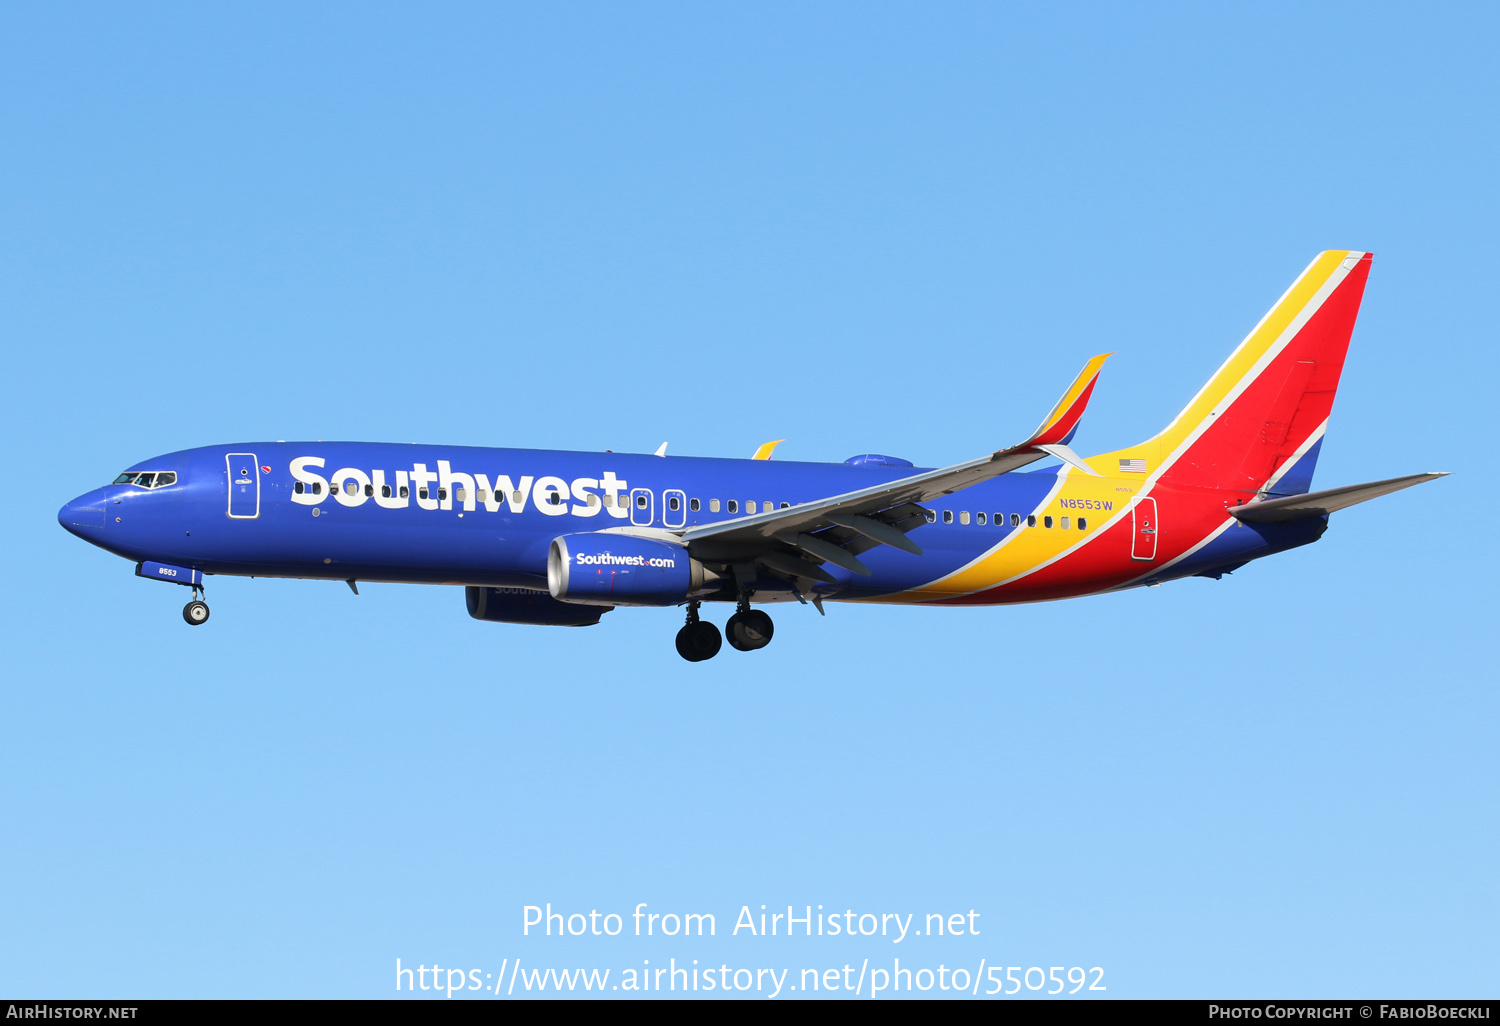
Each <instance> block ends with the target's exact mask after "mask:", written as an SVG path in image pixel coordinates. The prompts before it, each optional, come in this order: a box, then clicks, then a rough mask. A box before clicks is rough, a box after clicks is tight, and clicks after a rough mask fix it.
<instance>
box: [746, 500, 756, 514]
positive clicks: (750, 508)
mask: <svg viewBox="0 0 1500 1026" xmlns="http://www.w3.org/2000/svg"><path fill="white" fill-rule="evenodd" d="M745 512H746V513H754V512H755V500H754V499H750V500H749V501H747V502H746V503H745Z"/></svg>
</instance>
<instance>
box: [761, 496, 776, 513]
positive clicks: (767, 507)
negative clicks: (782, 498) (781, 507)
mask: <svg viewBox="0 0 1500 1026" xmlns="http://www.w3.org/2000/svg"><path fill="white" fill-rule="evenodd" d="M775 508H776V503H774V502H772V501H771V500H770V499H767V500H766V504H765V505H764V506H762V507H761V509H763V510H765V511H766V512H767V513H769V512H771V510H773V509H775Z"/></svg>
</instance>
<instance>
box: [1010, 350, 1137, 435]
mask: <svg viewBox="0 0 1500 1026" xmlns="http://www.w3.org/2000/svg"><path fill="white" fill-rule="evenodd" d="M1113 355H1115V354H1114V353H1103V354H1101V355H1099V356H1096V357H1094V358H1093V359H1092V360H1090V361H1089V362H1088V363H1087V364H1085V365H1084V368H1083V370H1082V371H1081V372H1080V373H1079V375H1078V377H1076V378H1074V379H1073V384H1071V385H1069V386H1068V390H1067V391H1066V392H1064V393H1063V397H1062V398H1061V399H1059V400H1058V401H1057V405H1056V406H1054V407H1052V412H1051V413H1049V414H1047V418H1046V419H1045V420H1043V421H1042V424H1041V427H1039V428H1037V429H1036V431H1034V432H1033V433H1032V435H1031V437H1030V438H1029V439H1027V440H1026V441H1025V442H1023V443H1021V444H1020V445H1018V446H1016V448H1017V449H1024V448H1027V447H1036V446H1042V445H1067V444H1068V443H1069V442H1071V441H1072V440H1073V435H1074V433H1075V432H1076V431H1077V430H1078V422H1079V421H1080V420H1082V419H1083V411H1084V410H1085V409H1086V408H1087V407H1088V404H1089V396H1091V395H1092V394H1093V392H1094V382H1096V381H1098V380H1099V371H1100V370H1101V369H1103V367H1104V361H1105V360H1107V359H1109V358H1110V357H1111V356H1113Z"/></svg>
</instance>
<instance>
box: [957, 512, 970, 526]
mask: <svg viewBox="0 0 1500 1026" xmlns="http://www.w3.org/2000/svg"><path fill="white" fill-rule="evenodd" d="M958 522H959V523H960V524H967V523H968V522H969V511H968V510H964V511H963V512H962V513H960V514H959V515H958Z"/></svg>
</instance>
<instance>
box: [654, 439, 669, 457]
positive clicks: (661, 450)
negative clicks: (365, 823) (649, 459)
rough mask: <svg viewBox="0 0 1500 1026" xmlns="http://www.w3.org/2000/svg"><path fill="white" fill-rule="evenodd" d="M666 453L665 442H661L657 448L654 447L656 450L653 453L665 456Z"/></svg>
mask: <svg viewBox="0 0 1500 1026" xmlns="http://www.w3.org/2000/svg"><path fill="white" fill-rule="evenodd" d="M666 454H667V443H666V442H663V443H661V445H659V446H657V449H656V452H655V453H654V455H657V456H665V455H666Z"/></svg>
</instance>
